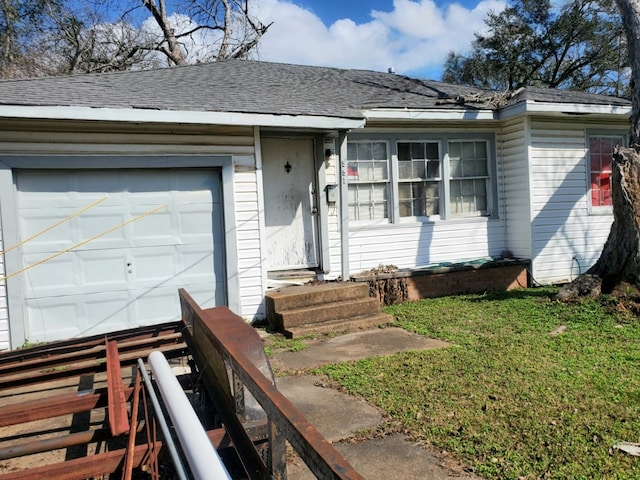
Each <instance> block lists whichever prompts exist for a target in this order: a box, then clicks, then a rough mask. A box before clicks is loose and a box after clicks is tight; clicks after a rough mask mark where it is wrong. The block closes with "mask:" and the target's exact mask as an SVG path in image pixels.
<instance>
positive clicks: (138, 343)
mask: <svg viewBox="0 0 640 480" xmlns="http://www.w3.org/2000/svg"><path fill="white" fill-rule="evenodd" d="M181 337H182V335H181V334H180V333H174V332H169V333H167V334H164V335H161V336H157V337H151V338H140V339H132V340H126V339H125V340H121V341H120V342H122V343H118V347H119V350H120V351H121V352H126V351H130V350H151V349H154V348H158V347H161V346H162V345H165V344H171V343H179V342H180V340H181ZM105 349H106V347H105V345H104V339H103V343H102V344H101V345H94V346H90V347H87V348H78V350H75V351H72V352H67V353H55V352H48V353H43V354H42V355H41V356H38V357H32V358H27V359H21V360H16V361H11V362H9V361H5V362H3V364H2V365H0V376H4V375H9V374H12V373H15V372H22V373H25V372H27V371H29V370H42V369H50V368H55V367H58V366H64V365H68V364H69V363H77V362H80V361H82V360H97V359H101V358H104V355H105V353H104V352H105Z"/></svg>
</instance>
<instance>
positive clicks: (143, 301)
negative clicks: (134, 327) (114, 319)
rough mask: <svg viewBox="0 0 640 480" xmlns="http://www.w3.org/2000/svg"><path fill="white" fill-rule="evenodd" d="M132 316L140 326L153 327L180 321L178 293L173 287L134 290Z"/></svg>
mask: <svg viewBox="0 0 640 480" xmlns="http://www.w3.org/2000/svg"><path fill="white" fill-rule="evenodd" d="M131 295H132V302H131V306H132V315H133V316H134V318H135V319H136V322H137V323H138V324H139V325H153V324H156V323H162V322H171V321H175V320H178V319H180V315H181V314H180V302H179V300H178V292H177V289H176V288H173V287H157V288H154V289H153V290H151V289H139V290H133V291H132V292H131Z"/></svg>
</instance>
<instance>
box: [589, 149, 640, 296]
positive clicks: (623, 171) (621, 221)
mask: <svg viewBox="0 0 640 480" xmlns="http://www.w3.org/2000/svg"><path fill="white" fill-rule="evenodd" d="M611 183H612V189H613V191H612V200H613V224H612V225H611V231H610V232H609V238H607V242H606V243H605V245H604V248H603V249H602V253H601V254H600V258H599V259H598V261H597V262H596V264H595V265H594V266H593V267H591V268H590V269H589V270H588V271H587V274H588V275H596V276H598V277H600V278H601V279H602V290H603V291H604V292H605V293H606V292H610V291H611V290H612V289H613V288H614V287H615V286H616V285H617V284H618V283H619V282H621V281H625V282H629V283H631V284H638V279H639V276H640V248H639V247H640V150H638V148H637V146H636V147H634V148H623V147H619V148H617V149H616V152H615V154H614V156H613V168H612V178H611ZM638 286H640V285H638Z"/></svg>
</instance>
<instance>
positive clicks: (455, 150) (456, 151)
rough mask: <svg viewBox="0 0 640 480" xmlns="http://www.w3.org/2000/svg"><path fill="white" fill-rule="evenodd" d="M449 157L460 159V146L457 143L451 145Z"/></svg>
mask: <svg viewBox="0 0 640 480" xmlns="http://www.w3.org/2000/svg"><path fill="white" fill-rule="evenodd" d="M449 157H451V158H460V144H459V143H457V142H451V143H449Z"/></svg>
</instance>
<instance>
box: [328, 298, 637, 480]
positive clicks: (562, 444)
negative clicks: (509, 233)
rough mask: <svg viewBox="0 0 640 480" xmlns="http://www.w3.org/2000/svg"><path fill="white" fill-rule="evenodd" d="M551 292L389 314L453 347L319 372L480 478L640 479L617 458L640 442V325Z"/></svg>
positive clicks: (411, 306)
mask: <svg viewBox="0 0 640 480" xmlns="http://www.w3.org/2000/svg"><path fill="white" fill-rule="evenodd" d="M552 293H554V290H553V289H535V290H521V291H515V292H508V293H502V294H491V295H466V296H458V297H448V298H440V299H431V300H424V301H421V302H415V303H405V304H402V305H397V306H394V307H389V308H388V309H386V311H387V312H388V313H391V314H393V315H395V316H396V318H397V322H398V325H399V326H401V327H403V328H405V329H407V330H410V331H414V332H417V333H419V334H422V335H426V336H429V337H433V338H439V339H442V340H446V341H448V342H451V343H452V344H453V346H452V347H450V348H446V349H441V350H432V351H422V352H409V353H403V354H397V355H393V356H389V357H381V358H373V359H368V360H363V361H358V362H353V363H343V364H337V365H331V366H328V367H325V368H323V369H322V371H323V372H325V373H327V374H329V376H330V377H331V378H332V379H333V380H336V381H337V382H339V383H340V384H341V385H343V386H344V388H345V389H347V390H348V391H349V392H351V393H353V394H357V395H362V396H363V397H365V398H366V399H367V400H368V401H370V402H372V403H374V404H375V405H378V406H379V407H381V408H382V409H384V410H385V411H386V412H387V413H389V414H390V415H391V417H392V418H393V419H395V420H397V421H399V422H400V423H402V424H403V425H404V428H405V429H406V430H407V431H408V433H409V434H410V436H412V437H413V439H414V440H416V441H423V442H427V443H430V444H432V445H435V446H437V447H438V448H441V449H445V450H447V451H449V452H451V453H453V454H455V455H456V456H457V457H458V458H459V459H460V460H461V461H462V462H463V463H465V464H467V465H469V466H471V467H472V468H473V469H474V471H475V472H476V473H477V474H479V475H481V476H483V477H486V478H500V479H503V478H507V479H511V478H512V479H533V478H545V479H552V478H553V479H593V478H616V479H637V478H640V458H637V457H631V456H628V455H626V454H624V453H622V452H620V451H617V450H613V449H612V447H613V445H614V444H615V443H616V442H617V441H628V442H638V441H640V321H638V320H636V319H632V318H629V317H628V316H624V315H622V314H616V313H615V312H613V309H611V308H605V307H603V306H602V305H601V304H600V303H599V302H598V301H594V300H586V301H584V302H581V303H574V304H562V303H558V302H555V301H553V300H552V299H551V294H552ZM562 325H565V326H566V327H567V330H566V331H565V332H564V333H562V334H559V335H550V332H552V331H553V330H555V329H556V328H557V327H559V326H562Z"/></svg>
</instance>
